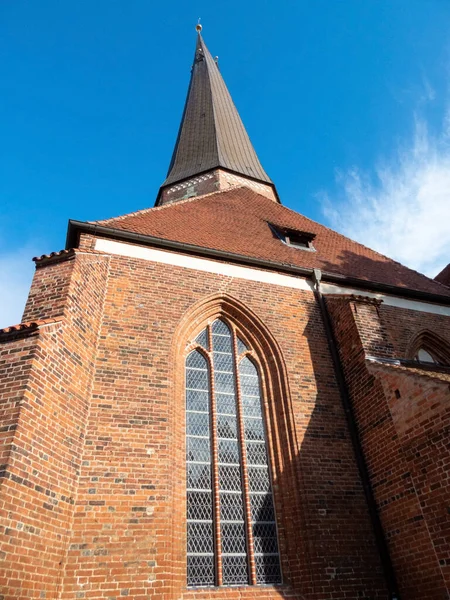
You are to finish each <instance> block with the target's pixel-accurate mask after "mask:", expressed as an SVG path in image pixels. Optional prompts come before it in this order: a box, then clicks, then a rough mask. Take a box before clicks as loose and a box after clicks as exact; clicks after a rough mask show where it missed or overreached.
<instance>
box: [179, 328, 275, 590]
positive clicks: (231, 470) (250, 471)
mask: <svg viewBox="0 0 450 600" xmlns="http://www.w3.org/2000/svg"><path fill="white" fill-rule="evenodd" d="M195 342H196V343H197V344H198V345H199V346H201V351H198V350H194V351H192V352H191V353H190V354H189V355H188V357H187V359H186V469H187V473H186V480H187V575H188V585H189V586H212V585H217V584H218V583H222V584H223V585H245V584H249V583H258V584H277V583H280V582H281V569H280V560H279V551H278V540H277V530H276V522H275V511H274V505H273V498H272V487H271V480H270V472H269V462H268V455H267V447H266V435H265V427H264V421H263V413H262V408H261V385H260V379H259V375H258V371H257V369H256V367H255V365H254V364H253V362H252V361H251V360H250V359H249V358H248V356H247V355H246V354H245V353H246V352H248V351H249V348H248V346H247V345H246V344H245V343H244V342H243V341H242V340H241V339H239V338H238V337H237V336H236V334H235V332H234V331H232V330H231V329H230V327H229V326H228V325H227V323H225V322H224V321H222V320H220V319H217V320H216V321H214V322H213V323H212V325H211V326H210V328H208V327H207V328H205V329H204V330H203V331H202V332H201V333H199V334H198V336H197V337H196V340H195ZM236 348H237V351H236V350H235V349H236ZM202 352H205V355H203V354H202ZM206 355H207V356H208V357H209V360H210V361H211V362H210V363H209V364H210V365H211V366H212V372H211V373H210V371H209V365H208V360H207V358H206ZM211 380H212V381H213V383H214V388H213V390H214V393H213V392H212V389H211V385H210V381H211ZM212 424H214V430H213V429H212V427H213V425H212ZM213 456H214V457H216V458H215V459H214V462H213ZM213 481H216V482H218V488H217V489H214V486H213ZM244 481H245V482H246V486H247V487H245V486H244ZM247 494H248V498H247V496H246V495H247ZM244 495H245V498H244ZM246 506H247V507H248V506H250V509H248V508H247V509H246V508H245V507H246ZM246 511H248V513H247V512H246ZM216 531H220V541H219V538H218V539H216ZM250 533H251V536H252V538H253V544H252V547H249V543H248V535H250ZM218 553H220V556H221V563H222V569H221V572H218V571H217V556H218ZM250 564H254V565H255V569H256V582H255V580H254V579H251V580H250V569H249V565H250ZM252 577H254V576H252Z"/></svg>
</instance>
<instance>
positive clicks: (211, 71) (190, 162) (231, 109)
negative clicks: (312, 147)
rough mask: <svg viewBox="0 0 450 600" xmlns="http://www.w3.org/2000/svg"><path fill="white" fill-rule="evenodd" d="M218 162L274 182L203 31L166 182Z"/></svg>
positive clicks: (233, 170) (208, 167)
mask: <svg viewBox="0 0 450 600" xmlns="http://www.w3.org/2000/svg"><path fill="white" fill-rule="evenodd" d="M220 167H221V168H223V169H226V170H228V171H231V172H233V173H236V174H238V175H243V176H245V177H249V178H251V179H253V180H256V181H261V182H264V183H266V184H269V185H271V184H272V181H271V180H270V178H269V177H268V175H267V174H266V172H265V171H264V169H263V168H262V166H261V163H260V162H259V159H258V156H257V155H256V152H255V150H254V148H253V146H252V143H251V142H250V139H249V137H248V134H247V132H246V131H245V127H244V125H243V123H242V121H241V118H240V116H239V113H238V111H237V110H236V107H235V105H234V103H233V100H232V99H231V96H230V93H229V91H228V89H227V86H226V85H225V82H224V80H223V78H222V75H221V74H220V71H219V67H218V65H217V63H216V61H215V60H214V59H213V57H212V56H211V54H210V53H209V50H208V48H207V47H206V45H205V42H204V41H203V38H202V36H201V34H200V31H199V32H198V37H197V45H196V49H195V58H194V64H193V66H192V72H191V81H190V84H189V89H188V94H187V98H186V104H185V107H184V112H183V117H182V119H181V125H180V129H179V132H178V138H177V141H176V144H175V149H174V152H173V156H172V160H171V162H170V166H169V171H168V173H167V178H166V180H165V182H164V183H163V187H164V186H167V185H171V184H174V183H177V182H180V181H182V180H185V179H187V178H189V177H193V176H195V175H198V174H200V173H204V172H205V171H209V170H211V169H216V168H220Z"/></svg>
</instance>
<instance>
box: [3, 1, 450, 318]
mask: <svg viewBox="0 0 450 600" xmlns="http://www.w3.org/2000/svg"><path fill="white" fill-rule="evenodd" d="M198 17H201V22H202V25H203V34H204V39H205V41H206V44H207V45H208V47H209V49H210V51H211V53H212V54H213V55H218V56H219V62H220V67H221V71H222V73H223V75H224V77H225V80H226V82H227V85H228V87H229V89H230V91H231V94H232V96H233V99H234V101H235V103H236V105H237V107H238V110H239V111H240V113H241V116H242V118H243V121H244V123H245V125H246V127H247V130H248V132H249V134H250V137H251V139H252V141H253V143H254V145H255V148H256V150H257V152H258V154H259V156H260V159H261V162H262V163H263V165H264V167H265V169H266V171H267V172H268V173H269V175H270V176H271V177H272V179H273V180H274V181H275V183H276V184H277V188H278V190H279V193H280V196H281V199H282V201H283V203H284V204H285V205H287V206H289V207H290V208H293V209H295V210H297V211H299V212H302V213H304V214H306V215H307V216H309V217H311V218H313V219H315V220H318V221H321V222H323V223H326V224H328V225H331V226H333V227H335V228H337V229H338V230H340V231H342V232H343V233H345V234H347V235H350V236H351V237H353V238H355V239H358V240H359V241H362V242H364V243H365V244H366V245H368V246H372V247H375V248H376V249H377V250H379V251H381V252H384V253H386V254H388V255H390V256H392V257H394V258H396V259H398V260H400V261H401V262H403V263H404V264H407V265H408V266H411V267H412V268H415V269H417V270H420V271H422V272H425V273H427V274H428V275H430V276H434V275H435V274H436V273H437V272H438V271H439V270H440V269H442V268H443V267H444V266H445V264H447V262H448V261H449V260H450V225H449V223H450V212H449V211H450V146H449V140H450V110H449V107H450V104H449V89H448V81H449V67H450V42H449V36H448V33H449V31H450V3H449V2H448V0H372V1H371V0H345V1H338V0H314V1H311V0H309V1H304V0H295V1H294V0H289V1H287V0H281V1H279V2H273V1H269V0H258V1H256V0H250V1H246V2H242V1H238V0H227V1H226V2H225V1H216V2H211V0H209V1H208V2H204V1H195V0H194V1H190V2H185V1H183V2H182V1H173V2H170V3H161V2H152V1H150V0H120V1H119V0H95V1H92V0H90V1H88V0H78V1H77V2H61V1H58V0H40V1H39V2H35V1H32V0H29V1H25V0H14V1H12V0H0V108H1V116H2V123H1V127H0V216H1V219H0V326H5V325H8V324H12V323H13V322H14V323H15V322H18V321H20V319H21V313H22V310H23V305H24V302H25V299H26V294H27V291H28V287H29V284H30V280H31V276H32V273H33V264H32V263H31V260H30V259H31V257H32V256H33V255H36V254H42V253H48V252H51V251H54V250H59V249H61V248H63V247H64V243H65V234H66V228H67V220H68V219H69V218H73V219H79V220H95V219H103V218H108V217H110V216H114V215H118V214H123V213H127V212H131V211H134V210H137V209H140V208H144V207H148V206H151V205H153V202H154V199H155V197H156V193H157V190H158V187H159V185H160V183H161V182H162V181H163V179H164V176H165V173H166V170H167V167H168V164H169V160H170V156H171V152H172V148H173V145H174V141H175V137H176V132H177V128H178V124H179V120H180V117H181V112H182V108H183V103H184V99H185V94H186V90H187V85H188V81H189V71H190V65H191V61H192V57H193V52H194V46H195V31H194V27H195V24H196V22H197V18H198Z"/></svg>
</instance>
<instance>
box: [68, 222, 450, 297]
mask: <svg viewBox="0 0 450 600" xmlns="http://www.w3.org/2000/svg"><path fill="white" fill-rule="evenodd" d="M78 233H91V234H93V235H96V234H97V235H101V236H104V237H109V238H114V239H117V240H123V241H131V242H138V243H140V244H143V245H145V246H157V247H159V248H165V249H167V250H178V251H179V250H182V251H183V252H184V253H186V254H193V255H196V256H204V257H209V258H216V259H217V258H218V259H223V260H227V261H229V262H233V263H237V264H245V265H249V266H253V267H260V268H261V267H263V268H265V269H269V270H271V271H279V272H282V273H287V274H291V275H300V276H302V277H306V278H308V279H310V278H312V277H313V271H314V269H312V268H310V269H308V268H306V267H298V266H295V265H291V264H287V263H280V262H276V261H271V260H265V259H261V258H253V257H250V256H245V255H242V254H235V253H232V252H226V251H224V250H216V249H214V248H204V247H202V246H196V245H194V244H187V243H183V242H177V241H173V240H167V239H164V238H158V237H155V236H151V235H144V234H142V233H133V232H131V231H124V230H122V229H115V228H113V227H106V226H105V225H97V224H94V223H86V222H84V221H76V220H73V219H70V220H69V225H68V228H67V238H66V249H70V248H76V247H77V246H78ZM322 281H323V282H327V283H335V284H339V285H345V286H347V287H354V288H359V289H362V290H367V291H371V292H375V293H380V294H391V295H394V296H400V297H404V298H413V299H415V300H422V301H424V302H432V303H437V304H443V305H446V306H450V296H444V295H441V294H433V293H431V292H424V291H421V290H415V289H412V288H406V287H401V286H395V285H389V284H387V283H378V282H373V281H366V280H365V279H358V278H356V277H349V276H347V275H340V274H338V273H330V272H327V271H322Z"/></svg>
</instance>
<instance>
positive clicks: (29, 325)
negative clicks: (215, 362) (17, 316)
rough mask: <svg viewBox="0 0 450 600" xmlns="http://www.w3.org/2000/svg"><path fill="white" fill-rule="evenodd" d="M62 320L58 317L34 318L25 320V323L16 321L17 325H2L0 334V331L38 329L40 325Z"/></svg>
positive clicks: (11, 331) (14, 331) (10, 331)
mask: <svg viewBox="0 0 450 600" xmlns="http://www.w3.org/2000/svg"><path fill="white" fill-rule="evenodd" d="M61 321H62V317H61V318H58V319H36V320H35V321H26V322H25V323H18V324H17V325H10V326H9V327H3V329H0V334H2V333H16V332H19V331H25V330H30V331H32V330H34V329H38V328H39V327H41V326H42V325H52V324H55V323H60V322H61Z"/></svg>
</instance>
